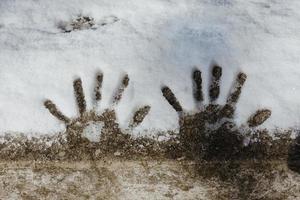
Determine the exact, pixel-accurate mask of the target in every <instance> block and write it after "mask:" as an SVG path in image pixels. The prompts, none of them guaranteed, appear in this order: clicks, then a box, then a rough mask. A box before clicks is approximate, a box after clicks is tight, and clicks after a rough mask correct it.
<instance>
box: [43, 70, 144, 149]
mask: <svg viewBox="0 0 300 200" xmlns="http://www.w3.org/2000/svg"><path fill="white" fill-rule="evenodd" d="M102 82H103V74H102V73H98V74H96V84H95V89H94V102H95V106H97V105H98V102H99V101H100V100H101V99H102V94H101V88H102ZM128 84H129V77H128V75H127V74H126V75H125V76H124V77H123V79H122V82H121V84H120V86H119V87H118V90H117V92H116V93H115V95H114V96H113V100H112V106H111V107H110V108H107V109H105V110H104V111H103V112H102V113H100V114H99V113H97V112H96V111H95V110H94V109H93V110H90V111H87V109H86V101H85V95H84V91H83V88H82V81H81V79H80V78H78V79H76V80H74V82H73V88H74V94H75V99H76V102H77V106H78V111H79V116H78V117H76V118H69V117H67V116H66V115H64V114H63V113H62V112H61V111H60V110H59V109H58V108H57V106H56V105H55V104H54V103H53V102H52V101H51V100H46V101H45V102H44V106H45V107H46V108H47V109H48V110H49V111H50V113H51V114H52V115H53V116H55V117H56V118H57V119H58V120H60V121H62V122H64V123H65V125H66V133H67V134H66V135H67V141H68V143H69V145H80V144H81V143H83V141H87V140H86V138H88V139H89V141H87V142H89V143H90V142H99V141H100V140H104V141H107V142H108V143H113V142H114V139H116V138H117V137H125V135H126V134H123V133H122V131H121V129H120V127H119V124H118V123H117V120H116V113H115V110H114V106H116V105H117V104H118V102H119V101H120V100H121V98H122V94H123V92H124V90H125V88H126V87H127V86H128ZM149 110H150V106H144V107H142V108H140V109H138V110H137V111H136V112H135V113H134V115H133V118H132V120H131V122H130V124H129V128H130V129H132V128H134V127H136V126H138V125H139V124H140V123H141V122H142V121H143V120H144V118H145V116H146V115H147V114H148V112H149ZM97 135H98V136H99V137H96V136H97ZM82 136H85V137H82ZM107 145H110V144H107ZM112 145H113V144H112ZM116 145H117V144H116Z"/></svg>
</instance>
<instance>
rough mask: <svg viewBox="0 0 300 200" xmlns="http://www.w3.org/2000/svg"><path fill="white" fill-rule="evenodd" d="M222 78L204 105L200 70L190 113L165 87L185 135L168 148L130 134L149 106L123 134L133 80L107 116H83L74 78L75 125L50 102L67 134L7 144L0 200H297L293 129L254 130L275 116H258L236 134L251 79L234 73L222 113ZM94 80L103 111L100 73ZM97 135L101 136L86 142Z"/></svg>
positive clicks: (2, 144) (1, 154) (217, 73)
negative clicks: (121, 117) (121, 108)
mask: <svg viewBox="0 0 300 200" xmlns="http://www.w3.org/2000/svg"><path fill="white" fill-rule="evenodd" d="M221 75H222V68H221V67H219V66H214V67H213V68H212V76H211V78H212V80H211V86H210V89H209V97H210V103H209V104H207V105H204V104H203V96H204V95H203V93H202V78H201V72H200V71H199V70H195V71H194V72H193V74H192V77H193V83H194V93H193V94H194V99H195V101H196V103H197V105H198V109H197V110H196V111H195V112H193V113H186V112H185V111H184V109H183V108H182V107H181V105H180V103H179V102H178V100H177V99H176V96H175V95H174V93H173V92H172V90H171V89H170V88H169V87H167V86H164V87H163V88H162V93H163V96H164V97H165V98H166V100H167V101H168V102H169V103H170V105H171V106H172V107H173V108H174V109H175V110H176V111H177V113H178V115H179V125H180V129H179V134H178V133H174V132H168V133H164V134H165V135H164V134H163V133H162V134H161V135H162V136H164V138H166V140H163V141H161V140H158V139H156V138H151V137H133V136H132V134H131V130H132V129H133V128H134V127H136V126H138V125H139V124H140V123H142V121H143V120H144V119H145V118H146V117H147V114H148V113H149V111H150V106H148V105H145V106H143V107H141V108H139V109H137V110H136V111H135V113H134V114H133V117H132V120H131V121H130V124H129V125H128V129H127V130H122V129H121V128H120V127H119V124H118V122H117V118H116V113H115V110H114V106H116V105H117V103H118V102H119V101H120V100H121V99H122V94H123V93H124V91H125V89H126V87H127V86H128V84H129V77H128V75H124V77H123V78H122V79H121V81H120V84H119V87H118V89H117V90H116V92H115V95H114V96H113V98H112V106H111V107H109V108H107V109H105V110H104V111H103V112H102V113H97V112H96V111H95V110H87V109H86V107H87V106H86V101H85V94H84V91H83V87H82V81H81V79H80V78H78V79H76V80H74V82H73V89H74V96H75V100H76V102H77V106H78V112H79V116H78V117H76V118H69V117H67V116H65V115H64V114H63V112H61V111H60V110H59V109H58V107H57V106H56V105H55V104H54V103H53V102H52V101H51V100H46V101H45V102H44V106H45V108H46V109H48V110H49V112H50V113H51V114H52V115H53V116H54V117H56V118H57V119H58V120H60V121H62V122H63V123H64V124H65V126H66V131H65V132H62V133H58V134H56V135H52V136H41V137H39V138H27V137H25V136H22V135H19V136H17V135H13V136H12V135H6V136H4V137H1V138H0V160H1V161H2V164H1V165H0V176H1V180H0V187H2V189H3V190H0V199H1V198H4V199H7V198H8V199H14V198H15V199H16V198H23V199H49V198H50V199H57V198H63V199H74V198H75V197H76V198H78V197H79V198H80V199H217V200H218V199H265V200H267V199H270V200H271V199H272V200H273V199H278V200H279V199H280V200H281V199H299V198H300V182H299V180H300V175H299V174H297V173H296V172H297V170H298V169H299V168H298V166H299V155H298V153H299V137H297V138H296V140H293V139H292V138H291V134H292V132H293V131H292V130H285V131H283V130H277V131H273V132H268V131H267V130H264V129H259V128H257V127H258V126H259V125H261V124H263V123H264V122H265V121H266V120H267V119H268V118H269V117H270V115H271V111H270V110H268V109H258V110H257V111H256V112H255V113H254V114H253V115H252V116H250V117H249V119H248V121H247V123H246V124H245V125H243V126H237V125H236V124H235V122H234V120H233V116H234V112H235V109H236V104H237V102H238V99H239V96H240V94H241V91H242V86H243V84H244V83H245V81H246V78H247V76H246V75H245V74H243V73H239V74H238V75H237V78H236V81H235V83H234V85H233V88H232V90H231V91H230V93H229V96H228V99H227V101H226V104H225V105H219V104H216V103H215V101H216V100H217V98H218V97H219V93H220V85H219V84H220V80H221ZM95 77H96V80H95V87H94V88H95V89H94V100H95V101H94V103H95V104H97V103H98V102H99V101H100V100H101V98H102V95H101V87H102V80H103V74H102V73H97V74H96V76H95ZM91 123H93V126H91ZM93 131H96V132H97V133H96V132H95V133H94V132H93ZM95 134H96V135H98V136H99V138H98V136H97V137H95V138H96V139H94V138H92V139H91V138H89V137H86V136H87V135H95ZM289 168H290V169H292V170H293V171H292V170H290V169H289Z"/></svg>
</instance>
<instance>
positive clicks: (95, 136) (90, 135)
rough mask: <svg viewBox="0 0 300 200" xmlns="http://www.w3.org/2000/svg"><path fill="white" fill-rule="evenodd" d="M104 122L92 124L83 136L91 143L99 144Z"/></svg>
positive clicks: (87, 127)
mask: <svg viewBox="0 0 300 200" xmlns="http://www.w3.org/2000/svg"><path fill="white" fill-rule="evenodd" d="M103 126H104V123H103V122H90V123H89V124H88V125H87V126H86V127H85V128H84V129H83V133H82V135H83V136H84V137H86V138H87V139H88V140H89V141H91V142H99V141H100V138H101V133H102V131H101V130H102V128H103Z"/></svg>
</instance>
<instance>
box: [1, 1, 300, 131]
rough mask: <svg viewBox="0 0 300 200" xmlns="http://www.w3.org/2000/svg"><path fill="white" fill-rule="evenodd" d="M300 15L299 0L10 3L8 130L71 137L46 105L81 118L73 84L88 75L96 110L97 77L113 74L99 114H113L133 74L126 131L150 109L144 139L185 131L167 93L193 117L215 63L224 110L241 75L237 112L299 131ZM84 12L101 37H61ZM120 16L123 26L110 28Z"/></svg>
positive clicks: (5, 84) (122, 116) (5, 80)
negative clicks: (142, 109) (196, 97)
mask: <svg viewBox="0 0 300 200" xmlns="http://www.w3.org/2000/svg"><path fill="white" fill-rule="evenodd" d="M299 9H300V2H299V1H297V0H290V1H288V2H286V1H282V0H272V1H270V0H253V1H243V0H203V1H197V0H194V1H183V0H182V1H177V0H170V1H165V0H153V1H137V0H128V1H122V0H117V1H109V0H99V1H93V0H85V1H80V0H69V1H64V0H52V1H42V0H15V1H11V0H1V1H0V124H1V126H0V132H1V133H4V132H8V131H16V132H23V133H38V134H45V133H53V132H57V131H61V130H64V125H63V124H61V123H60V122H59V121H57V120H56V118H54V117H53V116H52V115H50V114H49V112H48V111H47V110H46V109H45V108H44V107H43V100H44V99H45V98H50V99H52V100H53V101H54V102H55V103H56V104H57V106H58V107H59V108H60V109H61V110H62V111H63V112H64V113H65V114H66V115H68V116H76V115H78V113H77V109H76V105H75V100H74V96H73V89H72V81H73V79H74V77H78V76H80V77H81V78H82V81H83V87H84V89H85V93H86V98H87V103H88V108H90V109H91V108H92V107H93V106H92V98H91V96H92V90H93V86H94V78H95V73H96V72H98V71H102V72H103V73H104V82H103V90H102V91H103V101H102V102H101V105H100V110H101V109H103V108H106V107H108V106H109V104H110V100H111V96H112V94H113V92H114V91H115V89H116V87H117V85H118V83H119V81H120V78H121V76H122V74H124V73H125V72H126V73H128V74H129V77H130V84H129V87H128V88H127V89H126V92H125V94H124V96H123V99H122V101H121V102H120V104H119V105H118V106H117V108H116V110H117V115H118V120H119V122H120V125H121V126H122V127H123V128H126V127H127V125H128V123H129V119H130V117H131V116H132V114H133V113H132V112H133V110H135V108H136V107H139V106H142V105H144V104H149V105H151V111H150V113H149V115H148V116H147V117H146V118H145V120H144V122H143V123H142V125H141V126H139V127H138V128H137V129H136V130H135V131H136V132H139V131H143V130H149V129H150V130H157V131H158V130H162V131H163V130H176V128H178V122H177V114H176V113H175V111H174V110H173V109H172V108H171V106H170V105H169V104H168V103H167V102H166V100H165V99H164V98H163V96H162V94H161V91H160V88H161V86H162V85H168V86H170V88H172V90H173V91H174V93H175V94H176V96H177V98H178V99H179V101H180V102H181V104H182V106H183V107H184V108H185V109H187V110H192V109H194V108H195V106H194V102H193V98H192V83H191V71H192V69H193V68H194V67H195V66H196V67H198V68H199V69H201V70H202V72H203V75H204V81H205V84H206V85H205V86H206V87H205V88H207V84H208V82H209V79H208V78H209V66H210V65H211V63H213V62H217V63H218V64H219V65H221V66H222V67H223V71H224V76H223V78H222V88H221V89H222V90H221V95H220V99H219V102H220V103H224V102H225V100H226V96H227V94H228V91H229V89H230V86H231V84H232V81H233V80H234V76H235V75H236V73H237V72H238V71H240V70H242V71H244V72H245V73H246V74H247V75H248V80H247V82H246V84H245V87H244V90H243V93H242V96H241V98H240V101H239V103H238V105H237V106H238V108H237V113H236V120H237V122H238V123H239V124H242V123H244V122H245V121H246V120H247V118H248V116H249V115H251V114H252V113H253V112H254V111H255V110H256V109H258V108H262V107H267V108H270V109H272V111H273V114H272V117H271V119H269V120H268V121H267V122H266V123H265V125H264V127H267V128H275V127H282V128H288V127H298V126H299V125H300V106H299V105H300V81H299V80H298V79H299V77H300V66H299V65H300V64H299V63H300V56H299V55H300V20H299V19H300V13H299ZM80 14H82V15H88V16H91V17H93V18H94V19H95V22H96V24H98V27H97V29H96V30H92V29H89V30H80V31H74V32H70V33H62V31H61V30H60V29H59V24H60V23H62V22H68V21H71V20H72V19H74V18H75V17H76V16H78V15H80ZM112 17H113V18H117V19H118V20H117V21H114V22H111V23H110V20H108V24H106V25H105V26H101V24H102V23H103V21H105V20H107V19H110V18H112ZM205 91H207V89H206V90H205ZM206 97H207V95H206ZM206 102H207V99H206Z"/></svg>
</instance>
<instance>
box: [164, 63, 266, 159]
mask: <svg viewBox="0 0 300 200" xmlns="http://www.w3.org/2000/svg"><path fill="white" fill-rule="evenodd" d="M221 76H222V68H221V67H219V66H214V67H213V68H212V73H211V83H210V86H209V104H207V105H205V104H203V99H204V96H203V92H202V77H201V71H199V70H194V72H193V73H192V78H193V85H194V87H193V96H194V99H195V101H196V104H198V105H200V106H198V108H199V109H197V110H196V111H195V112H193V113H188V112H186V111H184V110H183V108H182V106H181V105H180V103H179V102H178V100H177V98H176V97H175V95H174V93H173V92H172V91H171V89H170V88H169V87H167V86H164V87H162V89H161V90H162V93H163V96H164V97H165V98H166V100H167V101H168V102H169V104H170V105H171V106H172V107H173V108H174V109H175V110H176V111H177V113H178V116H179V127H180V130H179V137H180V140H181V143H182V145H183V148H184V149H185V150H186V151H187V152H188V153H189V154H190V155H192V156H193V157H194V156H199V155H200V154H201V155H203V154H204V155H203V156H204V158H206V159H215V158H222V159H229V158H230V157H232V156H233V155H235V154H236V153H238V151H239V150H240V149H241V148H242V146H243V137H242V134H241V133H240V130H239V127H238V126H237V125H236V124H235V123H234V121H233V118H234V113H235V110H236V104H237V102H238V99H239V96H240V94H241V91H242V87H243V85H244V83H245V81H246V78H247V76H246V74H244V73H239V74H238V75H237V77H236V80H235V84H234V85H233V87H232V89H231V92H230V94H229V96H228V98H227V101H226V103H225V105H219V104H217V103H216V100H217V99H218V97H219V94H220V80H221ZM270 116H271V111H270V110H268V109H260V110H257V111H256V112H255V113H254V114H253V115H252V116H250V117H249V119H248V121H247V124H246V126H248V127H250V128H251V127H257V126H259V125H261V124H263V123H264V122H265V121H266V120H267V119H268V118H269V117H270Z"/></svg>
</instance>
